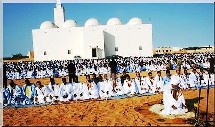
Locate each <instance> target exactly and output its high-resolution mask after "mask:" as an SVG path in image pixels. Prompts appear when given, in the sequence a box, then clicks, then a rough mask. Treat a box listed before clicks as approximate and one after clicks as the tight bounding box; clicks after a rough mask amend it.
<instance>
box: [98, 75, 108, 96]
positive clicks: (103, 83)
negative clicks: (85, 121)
mask: <svg viewBox="0 0 215 127" xmlns="http://www.w3.org/2000/svg"><path fill="white" fill-rule="evenodd" d="M107 85H108V79H107V74H104V80H103V79H102V80H101V81H100V82H99V83H98V86H99V97H100V98H101V99H105V98H107V97H108V95H107V91H106V87H108V86H107Z"/></svg>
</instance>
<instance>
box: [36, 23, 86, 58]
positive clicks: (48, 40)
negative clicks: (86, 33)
mask: <svg viewBox="0 0 215 127" xmlns="http://www.w3.org/2000/svg"><path fill="white" fill-rule="evenodd" d="M32 34H33V50H34V60H35V61H45V60H68V59H73V58H74V56H77V55H79V56H81V57H83V56H84V52H83V51H84V44H83V29H82V28H80V27H74V28H64V29H61V28H53V29H44V30H42V29H38V30H33V31H32Z"/></svg>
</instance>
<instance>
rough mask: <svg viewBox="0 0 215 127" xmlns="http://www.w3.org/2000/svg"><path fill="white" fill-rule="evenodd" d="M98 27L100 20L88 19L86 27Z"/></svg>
mask: <svg viewBox="0 0 215 127" xmlns="http://www.w3.org/2000/svg"><path fill="white" fill-rule="evenodd" d="M98 25H100V23H99V20H98V19H94V18H91V19H88V20H87V21H86V23H85V26H98Z"/></svg>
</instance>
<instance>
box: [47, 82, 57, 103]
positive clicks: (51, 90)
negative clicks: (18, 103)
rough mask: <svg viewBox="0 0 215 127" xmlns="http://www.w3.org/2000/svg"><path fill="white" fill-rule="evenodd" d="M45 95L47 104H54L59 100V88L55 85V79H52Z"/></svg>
mask: <svg viewBox="0 0 215 127" xmlns="http://www.w3.org/2000/svg"><path fill="white" fill-rule="evenodd" d="M44 95H45V98H46V102H54V101H57V100H58V99H59V98H58V97H59V96H60V91H59V86H58V85H57V84H56V83H55V80H54V78H50V83H49V84H48V85H47V86H46V88H45V92H44Z"/></svg>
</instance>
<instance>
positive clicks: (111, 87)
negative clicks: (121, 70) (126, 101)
mask: <svg viewBox="0 0 215 127" xmlns="http://www.w3.org/2000/svg"><path fill="white" fill-rule="evenodd" d="M107 91H108V94H109V97H110V96H112V97H114V96H120V95H124V94H125V93H124V87H123V86H122V84H121V81H120V79H119V78H117V77H116V74H115V73H112V74H111V79H110V80H109V82H108V87H107Z"/></svg>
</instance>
